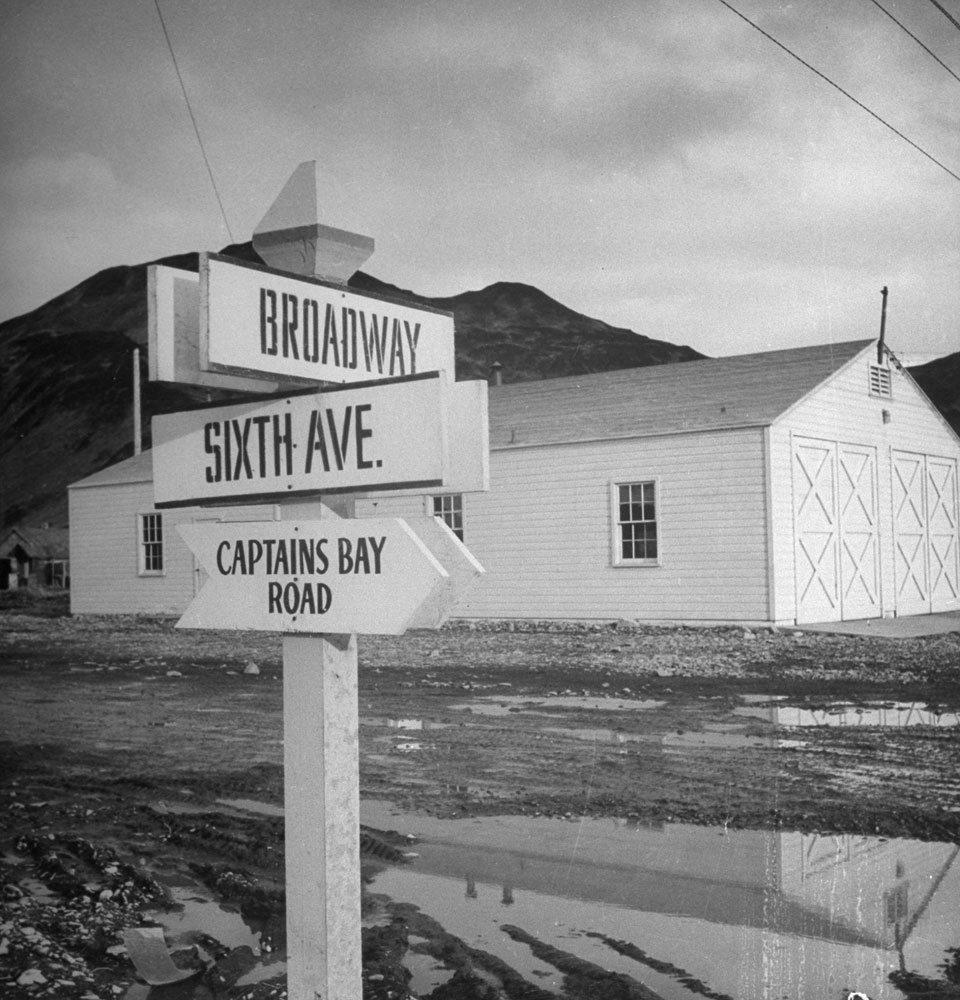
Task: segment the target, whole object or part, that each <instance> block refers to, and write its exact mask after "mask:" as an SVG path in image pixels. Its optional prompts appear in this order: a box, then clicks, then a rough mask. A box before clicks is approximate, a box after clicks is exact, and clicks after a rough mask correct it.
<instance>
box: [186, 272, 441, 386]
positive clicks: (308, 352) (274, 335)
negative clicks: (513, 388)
mask: <svg viewBox="0 0 960 1000" xmlns="http://www.w3.org/2000/svg"><path fill="white" fill-rule="evenodd" d="M200 366H201V368H204V369H208V370H212V371H221V372H252V373H256V374H257V375H258V376H259V377H261V378H263V377H264V376H265V375H266V376H270V375H275V376H277V377H278V378H281V379H307V380H309V381H311V382H321V381H322V382H366V381H369V380H371V379H382V378H397V377H399V376H402V375H417V374H420V373H423V372H428V371H446V372H447V373H448V375H449V377H450V378H452V377H453V371H454V351H453V317H452V315H451V314H450V313H444V312H440V311H438V310H433V309H430V308H429V307H423V306H417V307H413V306H409V305H404V304H401V303H398V302H392V301H389V300H386V299H381V298H379V297H377V296H375V295H370V294H369V293H364V294H363V295H358V294H357V293H356V292H353V291H351V290H349V289H347V288H344V287H341V286H337V285H329V284H325V283H324V282H321V281H318V280H316V279H313V278H303V277H294V276H293V275H287V274H278V273H277V272H276V271H269V270H266V269H265V268H261V267H258V266H256V265H254V264H242V263H239V262H237V261H235V260H231V259H230V258H229V257H221V256H219V255H217V254H203V255H201V258H200Z"/></svg>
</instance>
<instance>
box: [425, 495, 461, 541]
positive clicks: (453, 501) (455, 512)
mask: <svg viewBox="0 0 960 1000" xmlns="http://www.w3.org/2000/svg"><path fill="white" fill-rule="evenodd" d="M447 500H449V501H450V507H451V510H450V519H451V520H453V521H455V520H456V519H457V518H458V517H459V520H460V527H459V529H458V528H456V527H454V525H453V524H451V523H450V521H448V520H447V517H446V514H445V513H444V512H443V504H444V501H447ZM438 501H439V503H440V507H441V510H440V512H439V513H438V511H437V502H438ZM425 504H426V508H427V513H428V514H429V515H430V516H431V517H439V518H440V520H441V521H443V523H444V524H445V525H446V526H447V527H448V528H449V529H450V530H451V531H452V532H453V533H454V534H455V535H456V536H457V538H459V539H460V541H461V542H462V541H463V536H464V523H463V508H464V504H463V493H431V494H429V495H428V496H427V497H426V498H425ZM454 508H457V509H454Z"/></svg>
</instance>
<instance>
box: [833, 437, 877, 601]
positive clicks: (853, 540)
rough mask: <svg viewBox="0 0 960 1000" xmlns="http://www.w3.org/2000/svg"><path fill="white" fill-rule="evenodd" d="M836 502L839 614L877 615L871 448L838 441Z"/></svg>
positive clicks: (874, 475) (874, 463)
mask: <svg viewBox="0 0 960 1000" xmlns="http://www.w3.org/2000/svg"><path fill="white" fill-rule="evenodd" d="M837 506H838V514H839V522H840V545H839V550H840V607H841V612H842V617H843V619H844V620H849V619H854V618H879V617H880V615H881V614H882V610H881V603H880V530H879V524H878V521H877V512H878V509H879V505H878V503H877V453H876V450H875V449H874V448H870V447H865V446H858V445H850V444H838V445H837Z"/></svg>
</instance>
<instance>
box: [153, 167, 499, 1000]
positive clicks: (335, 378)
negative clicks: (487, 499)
mask: <svg viewBox="0 0 960 1000" xmlns="http://www.w3.org/2000/svg"><path fill="white" fill-rule="evenodd" d="M318 204H319V186H318V184H317V181H316V165H315V164H314V163H312V162H308V163H304V164H301V165H300V166H299V167H298V168H297V170H296V171H294V174H293V176H292V177H291V178H290V180H289V181H288V182H287V185H286V186H285V187H284V189H283V191H282V192H281V194H280V196H279V197H278V198H277V199H276V200H275V201H274V203H273V205H272V206H271V208H270V210H269V211H268V212H267V214H266V215H265V216H264V219H263V221H262V222H261V224H260V225H259V226H258V227H257V231H256V234H255V237H254V244H255V246H257V248H258V249H259V250H261V252H263V253H264V254H265V255H266V258H267V259H268V260H270V261H271V262H273V263H279V264H280V265H281V266H283V267H295V268H296V269H297V270H298V272H302V273H300V274H298V275H293V274H288V273H285V272H280V271H277V270H270V269H267V268H261V267H258V266H251V265H246V264H242V263H240V262H238V261H232V260H230V259H229V258H226V257H221V256H219V255H217V254H208V255H202V257H201V261H200V275H199V277H197V278H195V277H194V276H193V275H191V274H190V273H189V272H183V271H178V270H176V269H173V268H165V267H162V266H160V265H157V266H154V267H152V268H151V269H150V272H149V278H148V281H149V313H150V318H149V328H150V346H151V359H150V377H151V378H154V379H159V380H169V381H179V382H185V383H188V384H191V385H201V386H207V387H210V388H214V387H216V388H233V389H238V390H241V391H246V392H251V391H256V389H257V388H267V387H270V388H273V387H276V381H275V380H279V381H280V382H282V383H284V386H286V387H289V385H290V383H291V382H293V383H300V384H306V385H310V386H312V387H313V388H310V389H307V390H305V391H303V392H289V391H288V388H284V386H281V388H284V392H285V394H284V395H281V396H275V397H273V398H269V399H257V400H250V401H248V402H244V403H239V404H236V405H230V406H218V407H207V408H203V409H199V410H195V411H190V412H185V413H174V414H166V415H163V416H158V417H154V419H153V428H152V429H153V459H154V499H155V504H156V506H158V507H174V506H186V505H195V504H196V505H211V504H224V503H233V502H238V501H239V502H243V503H254V502H263V501H265V500H269V501H273V502H278V501H285V503H283V504H282V506H283V509H284V511H285V517H286V518H287V519H286V520H282V521H270V522H266V521H261V522H225V523H218V522H209V521H207V522H202V523H194V524H185V525H180V526H179V528H178V530H179V531H180V533H181V535H182V536H183V538H184V540H185V542H186V543H187V545H188V546H189V548H190V549H191V550H192V551H193V552H194V553H195V555H196V557H197V561H198V562H199V564H200V565H201V566H202V567H203V568H204V569H205V570H206V572H207V574H208V576H207V580H206V582H205V583H204V584H203V586H202V588H201V590H200V592H199V593H198V594H197V596H196V597H195V599H194V601H193V603H192V604H191V605H190V607H189V608H188V609H187V611H186V612H185V614H184V615H183V617H182V618H181V620H180V621H179V622H178V626H179V627H181V628H225V629H258V630H264V631H271V632H281V633H283V727H284V751H283V753H284V805H285V843H286V846H285V859H286V899H287V995H288V997H289V998H290V1000H317V998H319V997H322V998H324V1000H333V998H336V1000H360V998H361V996H362V992H363V984H362V967H361V947H360V857H359V835H360V804H359V803H360V793H359V720H358V704H357V695H358V684H357V639H356V635H357V633H363V634H370V633H386V634H399V633H401V632H403V631H404V630H405V629H407V628H412V627H420V628H437V627H438V626H439V625H440V624H441V623H442V622H443V621H444V620H445V618H446V617H447V616H448V615H449V614H450V613H451V611H452V610H453V608H454V606H455V605H456V603H457V601H458V600H459V598H460V597H461V596H462V594H463V593H464V592H465V590H466V589H467V588H468V587H469V586H470V585H471V584H472V582H473V581H474V580H475V579H476V578H477V576H478V575H479V574H480V573H482V572H483V570H482V567H481V566H480V564H479V563H478V562H477V561H476V559H474V558H473V556H472V555H471V554H470V552H469V551H468V550H467V549H466V548H465V547H464V545H463V544H462V542H460V541H459V539H457V538H456V537H455V536H454V535H453V533H452V532H450V530H449V529H448V528H447V527H446V526H445V525H443V524H442V522H440V521H438V520H437V519H435V518H429V517H426V516H424V517H422V518H417V519H414V522H413V525H412V526H411V525H410V524H408V523H407V522H405V521H401V520H399V519H396V518H386V519H377V520H374V519H369V520H368V519H365V518H363V519H352V518H350V519H341V518H339V517H338V516H337V515H335V514H333V513H332V512H331V511H330V510H329V509H328V508H326V507H324V506H323V505H322V504H320V503H319V496H320V494H322V493H344V492H363V493H367V492H370V491H373V490H387V489H389V490H397V489H400V490H403V489H421V490H426V489H432V488H435V487H443V488H444V489H447V490H456V491H458V492H473V491H479V490H486V489H487V488H488V485H489V454H488V431H487V393H486V383H484V382H454V381H452V375H453V372H454V340H453V318H452V316H450V315H449V314H448V313H442V312H438V311H436V310H431V309H426V308H423V307H413V306H410V305H409V304H405V303H397V302H394V301H390V300H388V299H385V298H381V297H377V296H372V295H359V294H357V293H355V292H353V291H351V290H350V289H348V288H346V287H345V285H343V284H339V283H337V282H339V281H346V279H347V278H349V277H350V272H351V270H352V268H353V267H355V266H359V263H358V262H359V261H362V260H363V259H365V258H366V256H367V255H368V254H369V253H370V252H371V251H372V249H373V241H372V240H370V239H369V237H363V236H359V235H358V234H356V233H349V232H346V231H344V230H340V229H335V228H333V227H330V226H323V225H320V224H319V222H318V220H317V218H316V215H317V205H318ZM258 241H259V242H258ZM319 275H323V276H325V277H327V278H333V279H334V283H331V282H329V281H326V280H319V278H318V277H317V276H319ZM320 381H323V382H327V381H329V382H335V383H344V384H342V385H337V386H336V387H335V388H329V387H328V388H323V389H318V388H317V383H318V382H320ZM291 498H312V499H311V500H310V501H305V500H302V501H301V502H296V500H294V502H293V503H291V502H290V501H291Z"/></svg>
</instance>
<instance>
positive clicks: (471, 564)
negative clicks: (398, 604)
mask: <svg viewBox="0 0 960 1000" xmlns="http://www.w3.org/2000/svg"><path fill="white" fill-rule="evenodd" d="M405 520H406V522H407V524H409V526H410V527H411V528H412V529H413V531H414V532H415V533H416V534H417V536H418V537H419V538H420V540H421V541H422V542H423V543H424V544H425V545H426V546H427V548H428V549H429V550H430V551H431V552H432V553H433V555H434V557H435V558H436V560H437V562H439V563H440V564H441V565H442V566H443V568H444V569H445V570H446V571H447V574H448V579H447V580H446V581H445V582H444V583H442V584H441V586H440V587H438V588H437V590H436V591H434V595H433V597H432V598H431V599H429V600H427V601H424V603H423V604H421V605H420V610H419V611H418V612H417V613H416V615H414V617H413V619H412V620H411V621H410V623H409V624H408V625H407V628H439V627H440V626H441V625H442V624H443V623H444V622H445V621H446V620H447V619H448V618H449V617H450V615H451V614H453V612H454V611H455V610H456V608H457V606H458V605H459V604H461V603H462V602H463V599H464V598H465V597H466V595H467V594H468V593H469V591H470V590H471V588H472V587H473V585H474V583H476V581H477V580H478V579H479V578H480V576H482V574H483V572H484V569H483V567H482V566H481V565H480V563H479V562H477V560H476V558H475V557H474V555H473V553H472V552H471V551H470V550H469V549H468V548H467V547H466V545H464V544H463V542H461V541H460V539H459V538H457V536H456V535H455V534H454V533H453V532H452V531H451V530H450V528H449V527H447V525H446V524H445V523H444V522H443V521H442V520H441V519H440V518H439V517H430V516H429V515H428V514H423V515H421V516H420V517H408V518H406V519H405Z"/></svg>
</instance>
